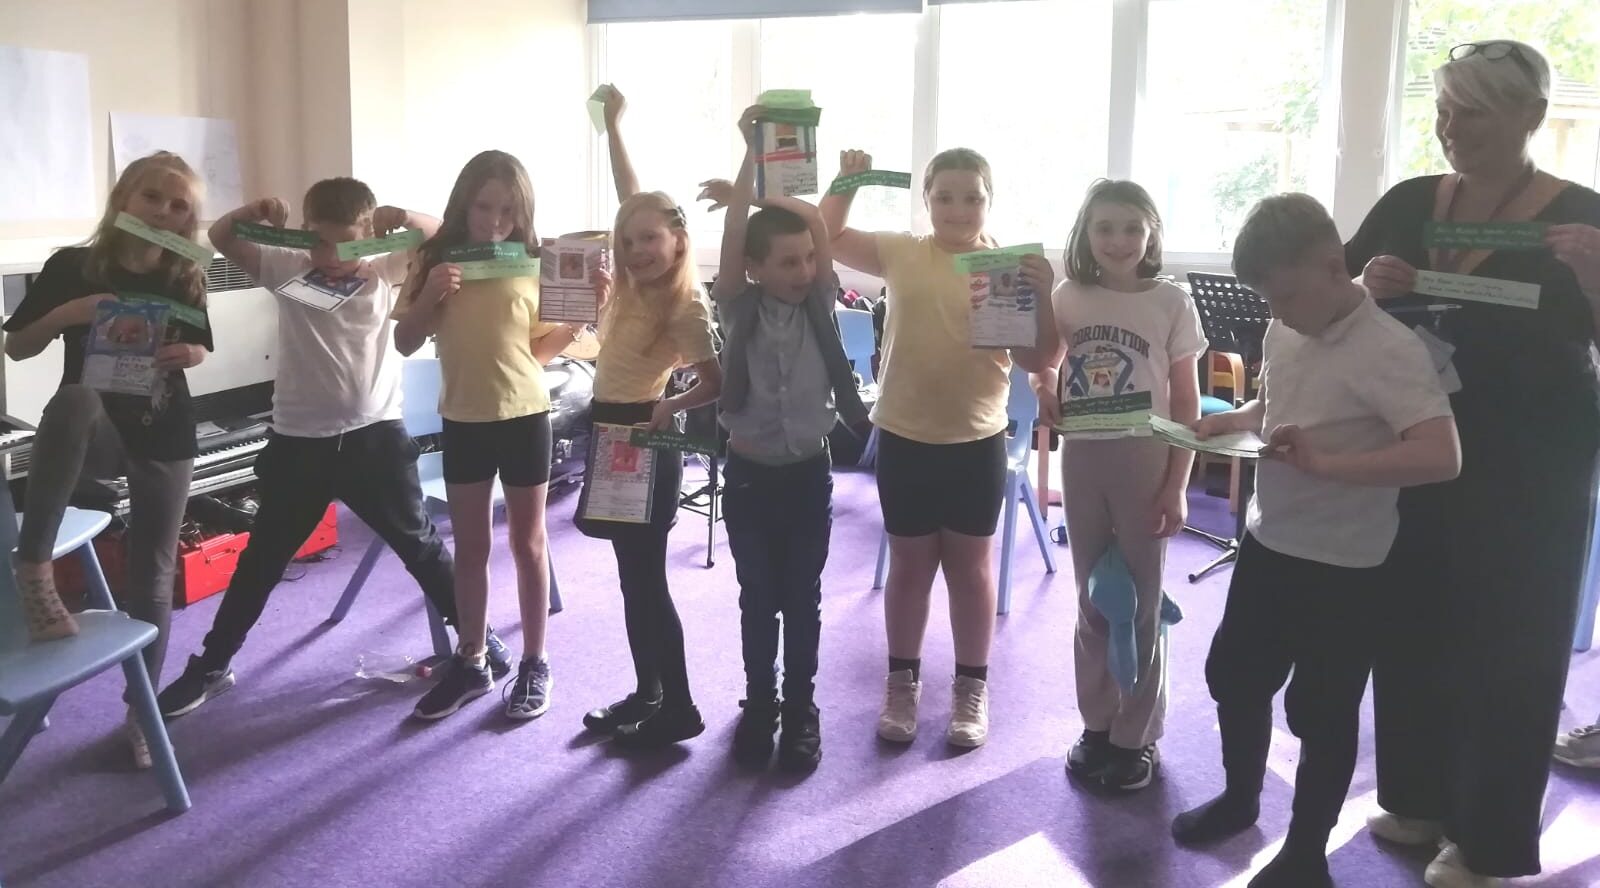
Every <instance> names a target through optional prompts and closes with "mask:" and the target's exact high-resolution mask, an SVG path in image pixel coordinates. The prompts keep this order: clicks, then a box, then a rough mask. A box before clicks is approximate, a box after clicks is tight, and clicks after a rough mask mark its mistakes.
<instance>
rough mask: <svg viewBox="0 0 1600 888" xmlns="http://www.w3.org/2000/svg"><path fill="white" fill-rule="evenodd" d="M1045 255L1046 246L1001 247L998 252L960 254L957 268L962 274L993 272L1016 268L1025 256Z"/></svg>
mask: <svg viewBox="0 0 1600 888" xmlns="http://www.w3.org/2000/svg"><path fill="white" fill-rule="evenodd" d="M1043 255H1044V244H1022V245H1020V246H1015V247H1001V248H999V249H997V250H979V251H977V252H975V253H958V254H957V255H956V268H957V269H958V270H959V271H960V272H961V273H962V274H974V273H976V272H980V271H993V270H994V269H996V268H1011V267H1014V266H1016V264H1017V261H1018V260H1020V259H1021V258H1022V257H1023V256H1043Z"/></svg>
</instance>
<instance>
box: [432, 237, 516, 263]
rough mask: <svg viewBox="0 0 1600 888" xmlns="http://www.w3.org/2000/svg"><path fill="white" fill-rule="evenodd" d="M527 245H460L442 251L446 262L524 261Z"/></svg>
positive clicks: (506, 243)
mask: <svg viewBox="0 0 1600 888" xmlns="http://www.w3.org/2000/svg"><path fill="white" fill-rule="evenodd" d="M526 258H528V245H527V244H525V243H523V242H522V241H496V242H494V243H487V244H461V245H459V246H455V247H449V248H447V249H446V250H445V251H444V261H446V262H482V261H489V260H500V259H526Z"/></svg>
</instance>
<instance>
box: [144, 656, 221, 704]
mask: <svg viewBox="0 0 1600 888" xmlns="http://www.w3.org/2000/svg"><path fill="white" fill-rule="evenodd" d="M233 681H234V679H233V670H232V669H230V668H229V667H227V666H223V667H222V668H221V669H207V668H206V664H205V662H204V661H202V660H201V659H200V658H199V657H195V656H190V657H189V665H188V666H185V667H184V669H183V674H182V675H180V676H178V678H177V680H176V681H174V682H173V683H172V684H169V685H167V686H166V688H165V689H164V690H162V692H161V694H160V695H159V696H157V697H156V705H157V707H158V708H159V709H160V710H161V717H162V718H177V717H178V716H180V715H188V714H189V713H191V712H193V711H195V710H196V709H199V708H200V704H202V703H204V702H206V701H207V700H210V699H211V698H212V697H215V696H217V695H218V694H222V693H226V692H227V691H228V690H229V689H230V688H232V687H233Z"/></svg>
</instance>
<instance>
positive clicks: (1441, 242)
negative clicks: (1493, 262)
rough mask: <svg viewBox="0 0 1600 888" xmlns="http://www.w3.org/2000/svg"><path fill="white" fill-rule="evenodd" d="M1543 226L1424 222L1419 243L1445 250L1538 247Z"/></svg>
mask: <svg viewBox="0 0 1600 888" xmlns="http://www.w3.org/2000/svg"><path fill="white" fill-rule="evenodd" d="M1545 228H1546V225H1545V223H1543V222H1428V223H1425V224H1424V225H1423V226H1422V243H1423V246H1426V247H1437V248H1441V249H1446V250H1542V249H1544V246H1545V243H1544V232H1545Z"/></svg>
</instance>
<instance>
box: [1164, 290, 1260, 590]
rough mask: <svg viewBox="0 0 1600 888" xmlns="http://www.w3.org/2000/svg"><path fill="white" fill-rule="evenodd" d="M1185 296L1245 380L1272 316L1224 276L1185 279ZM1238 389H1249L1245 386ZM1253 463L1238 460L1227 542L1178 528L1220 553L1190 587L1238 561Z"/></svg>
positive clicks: (1249, 293)
mask: <svg viewBox="0 0 1600 888" xmlns="http://www.w3.org/2000/svg"><path fill="white" fill-rule="evenodd" d="M1189 295H1190V296H1191V297H1193V299H1194V305H1195V308H1196V309H1197V310H1198V311H1199V313H1200V326H1201V328H1202V329H1203V330H1204V331H1205V334H1206V340H1207V341H1208V343H1209V345H1210V347H1211V349H1212V350H1215V351H1222V352H1232V353H1234V354H1237V355H1239V356H1240V357H1241V358H1242V359H1243V361H1244V366H1245V375H1246V376H1248V375H1249V368H1250V365H1251V364H1253V363H1259V361H1260V360H1261V346H1262V340H1263V339H1264V338H1265V337H1266V334H1267V324H1268V323H1269V322H1270V321H1271V320H1272V313H1271V312H1270V311H1268V309H1267V302H1266V300H1265V299H1262V298H1261V297H1260V296H1259V295H1257V294H1256V293H1255V292H1254V291H1252V290H1251V289H1250V288H1249V287H1246V286H1244V285H1243V284H1241V283H1239V280H1238V278H1235V277H1234V276H1232V275H1226V274H1202V273H1201V272H1197V271H1192V272H1190V273H1189ZM1240 384H1241V385H1245V386H1248V383H1247V382H1241V383H1240ZM1246 395H1247V393H1246V392H1234V398H1235V400H1238V399H1240V398H1244V397H1245V396H1246ZM1255 477H1256V475H1255V460H1250V459H1241V460H1239V513H1238V516H1237V520H1236V522H1235V524H1234V535H1233V538H1232V539H1227V538H1225V537H1221V536H1217V535H1216V534H1213V533H1208V532H1206V531H1204V530H1201V529H1199V528H1198V527H1191V526H1189V525H1187V524H1185V525H1184V526H1183V530H1184V532H1186V533H1189V534H1192V535H1194V536H1197V537H1200V538H1201V539H1203V540H1205V541H1207V542H1209V543H1211V544H1212V545H1213V546H1216V547H1217V548H1219V549H1221V550H1222V554H1221V555H1218V556H1217V557H1216V558H1215V559H1213V560H1212V561H1211V562H1210V563H1209V564H1207V565H1205V566H1204V567H1202V568H1200V569H1199V570H1197V571H1195V572H1194V573H1192V574H1189V582H1191V583H1195V582H1199V580H1200V578H1201V577H1203V576H1205V575H1206V574H1208V573H1211V572H1212V571H1214V570H1216V569H1217V568H1219V567H1221V566H1223V565H1224V564H1231V563H1233V561H1234V560H1235V559H1237V558H1238V557H1239V544H1240V541H1242V540H1243V539H1244V534H1245V514H1246V512H1248V511H1249V503H1250V495H1251V494H1252V493H1253V492H1254V490H1255Z"/></svg>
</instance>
